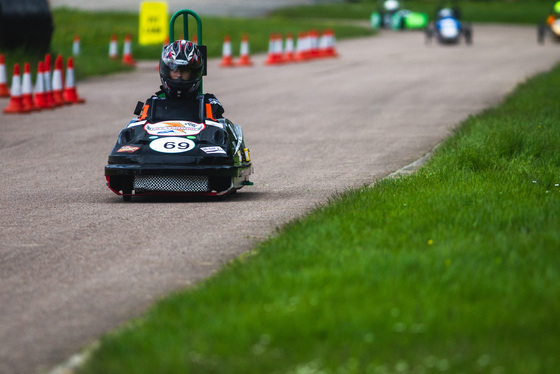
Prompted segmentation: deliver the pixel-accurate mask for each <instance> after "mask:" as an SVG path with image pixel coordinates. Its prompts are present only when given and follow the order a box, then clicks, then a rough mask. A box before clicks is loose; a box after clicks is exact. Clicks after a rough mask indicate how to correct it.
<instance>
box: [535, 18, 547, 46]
mask: <svg viewBox="0 0 560 374" xmlns="http://www.w3.org/2000/svg"><path fill="white" fill-rule="evenodd" d="M545 33H546V26H545V25H543V24H542V23H541V24H539V25H538V26H537V42H538V43H539V44H544V34H545Z"/></svg>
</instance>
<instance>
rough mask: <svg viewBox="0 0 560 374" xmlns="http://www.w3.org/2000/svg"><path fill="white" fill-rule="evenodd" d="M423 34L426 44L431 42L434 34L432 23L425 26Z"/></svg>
mask: <svg viewBox="0 0 560 374" xmlns="http://www.w3.org/2000/svg"><path fill="white" fill-rule="evenodd" d="M424 35H425V36H426V39H425V42H426V44H432V37H433V36H434V30H433V29H432V25H428V27H426V29H425V30H424Z"/></svg>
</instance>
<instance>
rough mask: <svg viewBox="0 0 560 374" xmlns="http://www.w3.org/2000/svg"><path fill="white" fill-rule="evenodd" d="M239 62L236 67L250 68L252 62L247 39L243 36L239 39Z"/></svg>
mask: <svg viewBox="0 0 560 374" xmlns="http://www.w3.org/2000/svg"><path fill="white" fill-rule="evenodd" d="M239 54H240V56H239V60H238V61H237V65H238V66H252V65H253V62H252V61H251V57H250V56H249V37H248V36H247V35H243V37H242V39H241V49H240V53H239Z"/></svg>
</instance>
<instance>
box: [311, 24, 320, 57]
mask: <svg viewBox="0 0 560 374" xmlns="http://www.w3.org/2000/svg"><path fill="white" fill-rule="evenodd" d="M309 54H310V57H311V58H318V57H319V32H318V31H317V30H311V31H310V32H309Z"/></svg>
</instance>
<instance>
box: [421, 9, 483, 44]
mask: <svg viewBox="0 0 560 374" xmlns="http://www.w3.org/2000/svg"><path fill="white" fill-rule="evenodd" d="M425 32H426V42H427V43H431V41H432V39H433V38H435V39H436V40H437V41H438V42H439V43H440V44H458V43H459V42H460V41H461V39H464V40H465V43H466V44H472V27H471V25H470V24H468V23H465V22H462V21H461V11H460V10H459V8H458V7H453V8H451V7H446V8H439V9H438V10H437V11H436V19H435V21H433V22H430V24H429V25H428V27H427V28H426V30H425Z"/></svg>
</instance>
